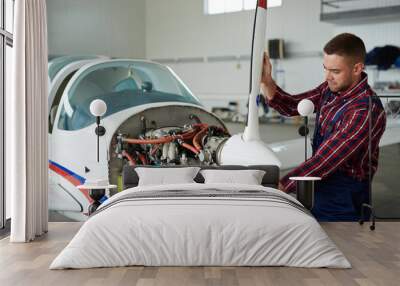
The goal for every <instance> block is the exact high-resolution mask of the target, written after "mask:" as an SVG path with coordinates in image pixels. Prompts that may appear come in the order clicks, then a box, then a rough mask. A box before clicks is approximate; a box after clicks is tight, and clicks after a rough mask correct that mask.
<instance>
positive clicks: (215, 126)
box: [109, 105, 230, 183]
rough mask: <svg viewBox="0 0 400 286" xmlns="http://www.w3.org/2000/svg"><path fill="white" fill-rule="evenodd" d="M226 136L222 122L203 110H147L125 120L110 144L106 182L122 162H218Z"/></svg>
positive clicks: (112, 177)
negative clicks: (108, 172)
mask: <svg viewBox="0 0 400 286" xmlns="http://www.w3.org/2000/svg"><path fill="white" fill-rule="evenodd" d="M229 137H230V134H229V133H228V131H227V129H226V127H225V126H224V124H223V123H222V122H221V121H220V120H219V119H218V118H217V117H215V116H214V115H213V114H211V113H208V112H207V111H205V110H204V109H201V108H197V107H189V106H177V105H173V106H162V107H155V108H150V109H147V110H145V111H143V112H141V113H138V114H135V115H133V116H132V117H130V118H129V119H128V120H126V121H125V122H124V123H123V124H122V125H121V126H120V127H119V128H118V129H117V131H116V132H115V134H114V135H113V138H112V143H111V146H110V150H109V152H110V154H112V155H111V157H110V161H109V167H110V168H109V170H110V181H111V182H113V183H117V178H118V176H119V175H120V174H121V170H122V168H123V166H124V165H125V164H130V165H156V166H169V165H218V164H220V151H221V149H222V146H223V145H224V143H225V141H226V140H227V139H228V138H229Z"/></svg>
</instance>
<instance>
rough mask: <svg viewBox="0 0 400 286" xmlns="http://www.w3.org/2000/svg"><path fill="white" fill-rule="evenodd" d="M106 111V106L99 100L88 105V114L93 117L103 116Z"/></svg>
mask: <svg viewBox="0 0 400 286" xmlns="http://www.w3.org/2000/svg"><path fill="white" fill-rule="evenodd" d="M106 111H107V104H106V103H105V102H104V101H103V100H101V99H95V100H93V101H92V102H91V103H90V113H91V114H92V115H93V116H103V115H104V114H105V113H106Z"/></svg>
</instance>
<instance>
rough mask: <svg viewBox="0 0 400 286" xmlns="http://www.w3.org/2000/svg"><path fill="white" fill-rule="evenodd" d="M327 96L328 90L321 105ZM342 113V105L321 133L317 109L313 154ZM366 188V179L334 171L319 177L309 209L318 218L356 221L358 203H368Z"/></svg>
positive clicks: (358, 212)
mask: <svg viewBox="0 0 400 286" xmlns="http://www.w3.org/2000/svg"><path fill="white" fill-rule="evenodd" d="M331 95H332V93H331V92H330V91H328V92H327V93H326V94H325V95H324V98H323V101H322V105H323V104H324V102H326V100H327V99H328V98H329V97H330V96H331ZM367 100H368V99H367ZM322 105H321V107H322ZM320 109H321V108H320ZM344 112H345V108H342V109H341V110H340V111H339V112H338V113H337V114H336V116H335V117H334V118H333V120H332V121H331V122H330V123H329V125H330V126H329V127H328V128H327V131H326V132H325V134H323V135H321V133H320V128H321V126H320V124H319V122H318V121H319V113H320V112H319V111H318V112H317V117H316V122H315V130H314V138H313V142H312V143H313V144H312V145H313V154H315V152H316V150H317V149H318V148H319V146H320V145H321V144H322V143H323V142H324V141H325V140H326V139H327V138H328V137H329V136H330V135H331V134H332V133H333V129H334V126H335V124H336V123H337V121H338V120H339V119H340V118H341V117H342V114H343V113H344ZM368 187H369V185H368V180H366V181H359V180H356V179H354V178H352V177H350V176H348V175H346V174H344V173H342V172H340V171H339V170H338V171H335V172H333V173H332V174H330V175H329V176H328V177H326V178H324V179H323V180H321V181H318V182H316V184H315V192H314V207H313V209H312V210H311V212H312V214H313V215H314V216H315V218H316V219H317V220H319V221H357V220H359V219H360V212H361V206H362V204H363V203H369V194H368Z"/></svg>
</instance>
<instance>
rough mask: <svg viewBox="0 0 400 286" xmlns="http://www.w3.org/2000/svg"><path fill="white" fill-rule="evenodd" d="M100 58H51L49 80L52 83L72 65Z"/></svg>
mask: <svg viewBox="0 0 400 286" xmlns="http://www.w3.org/2000/svg"><path fill="white" fill-rule="evenodd" d="M96 58H98V56H58V57H51V56H50V57H49V78H50V80H51V81H52V80H53V79H54V77H55V76H56V75H57V73H58V72H59V71H60V70H62V69H63V68H64V67H65V66H67V65H69V64H70V63H73V62H77V61H83V60H92V59H96Z"/></svg>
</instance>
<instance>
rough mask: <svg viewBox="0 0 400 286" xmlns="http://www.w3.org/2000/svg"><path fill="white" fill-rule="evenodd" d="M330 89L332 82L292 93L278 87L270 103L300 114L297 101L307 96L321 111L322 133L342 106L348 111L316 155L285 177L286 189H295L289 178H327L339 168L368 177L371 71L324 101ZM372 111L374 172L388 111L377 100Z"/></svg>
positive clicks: (373, 171) (289, 190) (283, 183)
mask: <svg viewBox="0 0 400 286" xmlns="http://www.w3.org/2000/svg"><path fill="white" fill-rule="evenodd" d="M328 89H329V87H328V83H327V82H324V83H322V84H321V85H320V86H318V87H317V88H315V89H313V90H310V91H308V92H305V93H301V94H297V95H289V94H287V93H286V92H284V91H283V90H282V89H280V88H279V87H278V88H277V91H276V93H275V96H274V98H273V99H272V100H270V101H269V102H268V104H269V105H270V106H271V107H273V108H274V109H275V110H277V111H278V112H280V113H281V114H283V115H286V116H294V115H299V113H298V112H297V104H298V103H299V102H300V100H302V99H305V98H307V99H309V100H311V101H312V102H313V103H314V105H315V109H316V111H320V115H319V122H318V125H319V127H320V134H321V135H323V134H325V133H326V132H327V131H328V128H329V126H330V124H329V122H331V121H332V119H333V118H334V116H335V114H336V113H337V112H338V111H340V110H341V109H343V111H344V112H343V113H342V115H341V117H339V120H337V122H336V124H335V125H334V126H333V129H332V131H331V134H330V136H328V137H327V138H325V140H324V141H323V142H322V144H321V145H320V146H319V148H318V149H317V150H315V152H314V154H313V156H312V157H311V158H309V159H308V160H307V161H305V162H304V163H302V164H301V165H300V166H299V167H297V168H295V169H294V170H292V171H291V172H290V173H288V174H287V175H286V176H284V177H283V178H282V179H281V184H282V186H283V188H284V189H285V191H286V192H291V191H294V190H295V189H294V188H295V184H294V182H293V181H291V180H289V177H292V176H317V177H321V178H322V179H324V178H326V177H328V176H329V175H330V174H332V173H334V172H335V171H340V172H342V173H344V174H346V175H348V176H350V177H352V178H355V179H357V180H359V181H364V180H368V176H369V165H368V163H369V162H368V161H369V160H368V141H369V140H368V135H369V103H368V97H369V96H371V95H374V91H373V90H372V89H371V87H370V86H369V85H368V78H367V74H365V73H363V74H362V79H361V80H360V82H359V83H358V84H357V85H356V86H355V87H354V88H352V89H351V90H347V91H345V92H339V93H332V95H331V96H330V97H328V98H327V100H326V101H325V102H322V101H323V98H324V95H325V94H326V93H327V92H328V91H329V90H328ZM362 99H364V100H362ZM372 102H373V101H372ZM371 114H373V116H372V125H373V128H372V140H371V143H372V144H371V147H372V148H371V150H372V151H371V153H372V175H373V174H374V173H375V172H376V169H377V167H378V156H379V147H378V144H379V140H380V138H381V137H382V134H383V132H384V130H385V126H386V114H385V111H384V109H383V108H382V106H381V105H380V104H377V103H376V102H373V103H372V112H371ZM330 128H332V127H330Z"/></svg>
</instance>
